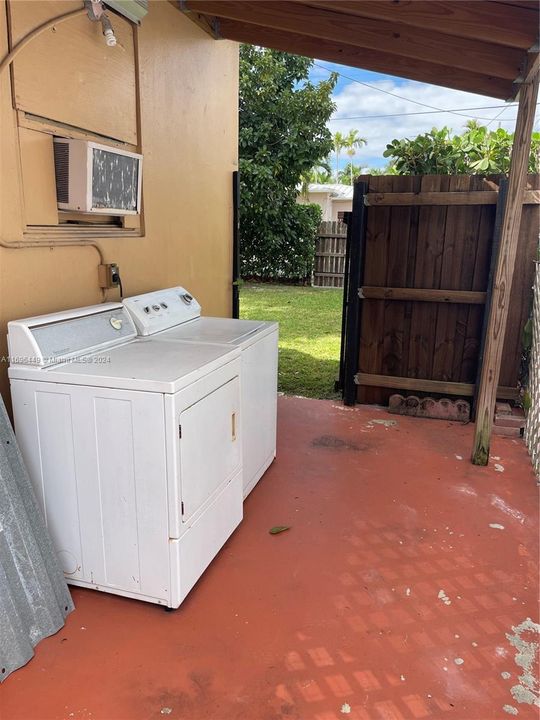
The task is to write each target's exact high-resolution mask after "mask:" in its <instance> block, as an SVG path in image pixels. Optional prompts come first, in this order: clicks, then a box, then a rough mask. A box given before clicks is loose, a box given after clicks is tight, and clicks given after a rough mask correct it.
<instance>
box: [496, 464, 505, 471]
mask: <svg viewBox="0 0 540 720" xmlns="http://www.w3.org/2000/svg"><path fill="white" fill-rule="evenodd" d="M493 467H494V468H495V472H504V465H500V464H499V463H495V465H494V466H493Z"/></svg>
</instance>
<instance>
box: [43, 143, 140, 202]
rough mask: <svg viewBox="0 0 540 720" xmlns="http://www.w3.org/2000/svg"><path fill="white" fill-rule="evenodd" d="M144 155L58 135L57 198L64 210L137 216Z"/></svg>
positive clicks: (56, 154) (55, 147)
mask: <svg viewBox="0 0 540 720" xmlns="http://www.w3.org/2000/svg"><path fill="white" fill-rule="evenodd" d="M142 160H143V158H142V155H137V153H132V152H127V151H126V150H119V149H118V148H114V147H110V146H109V145H99V144H98V143H95V142H90V141H88V140H73V139H70V138H54V167H55V173H56V199H57V202H58V208H59V209H60V210H71V211H74V212H85V213H101V214H104V215H137V214H138V213H140V209H141V183H142Z"/></svg>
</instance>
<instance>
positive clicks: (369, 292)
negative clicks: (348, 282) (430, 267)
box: [362, 285, 486, 305]
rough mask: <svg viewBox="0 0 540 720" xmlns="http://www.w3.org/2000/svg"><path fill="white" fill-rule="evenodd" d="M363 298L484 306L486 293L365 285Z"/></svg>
mask: <svg viewBox="0 0 540 720" xmlns="http://www.w3.org/2000/svg"><path fill="white" fill-rule="evenodd" d="M362 296H363V297H364V298H367V299H368V300H413V301H417V302H438V303H459V304H464V305H482V304H483V303H485V301H486V293H485V292H473V291H471V290H439V289H433V288H404V287H399V288H395V287H374V286H369V285H365V286H364V287H363V288H362Z"/></svg>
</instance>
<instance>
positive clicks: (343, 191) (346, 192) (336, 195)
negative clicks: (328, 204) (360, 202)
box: [308, 183, 353, 200]
mask: <svg viewBox="0 0 540 720" xmlns="http://www.w3.org/2000/svg"><path fill="white" fill-rule="evenodd" d="M308 193H309V194H310V195H311V194H316V193H327V194H329V195H330V197H331V198H332V200H352V196H353V186H352V185H341V184H340V183H310V184H309V185H308Z"/></svg>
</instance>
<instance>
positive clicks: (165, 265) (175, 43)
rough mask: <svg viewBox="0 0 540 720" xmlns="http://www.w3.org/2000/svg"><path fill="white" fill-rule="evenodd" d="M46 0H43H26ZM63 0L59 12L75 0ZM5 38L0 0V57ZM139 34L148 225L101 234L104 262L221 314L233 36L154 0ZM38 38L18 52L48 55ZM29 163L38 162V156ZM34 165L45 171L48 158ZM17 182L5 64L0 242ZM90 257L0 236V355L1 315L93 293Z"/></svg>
mask: <svg viewBox="0 0 540 720" xmlns="http://www.w3.org/2000/svg"><path fill="white" fill-rule="evenodd" d="M16 2H17V3H21V2H25V0H16ZM43 3H47V0H37V1H35V2H30V3H29V5H30V6H32V5H33V6H36V5H42V4H43ZM62 6H63V7H62V12H66V11H68V10H70V9H71V8H72V7H78V6H82V3H77V2H71V1H70V2H64V3H62ZM69 22H71V21H68V23H69ZM66 25H67V24H66ZM88 25H90V23H88ZM88 31H89V32H90V29H89V30H88ZM53 39H54V38H53ZM59 39H60V38H59ZM7 42H8V41H7V23H6V6H5V2H4V0H0V56H2V57H3V56H4V55H5V54H6V53H7V47H8V45H7ZM137 44H138V80H139V101H140V109H139V111H140V117H139V124H140V135H139V138H140V146H141V152H142V153H143V155H144V172H143V204H144V220H145V234H144V236H143V237H136V238H115V239H112V238H109V239H100V240H99V244H100V246H101V247H102V249H103V252H104V254H105V260H106V262H117V263H119V265H120V269H121V274H122V280H123V283H124V292H125V294H126V295H131V294H136V293H140V292H144V291H147V290H152V289H155V288H159V287H167V286H171V285H175V284H183V285H185V286H186V287H188V288H189V289H190V290H191V291H192V292H193V293H194V294H195V295H196V296H197V298H198V299H199V300H200V301H201V303H202V306H203V310H204V312H205V313H206V314H215V315H222V316H227V315H229V314H230V308H231V305H230V302H231V301H230V296H231V277H230V275H231V256H232V193H231V187H232V179H231V173H232V172H233V170H235V169H236V168H237V134H238V128H237V97H238V93H237V89H238V87H237V84H238V45H237V44H236V43H232V42H228V41H219V42H216V41H214V40H212V39H211V38H210V37H209V36H208V35H206V34H205V33H204V32H203V31H202V30H201V29H199V28H198V27H197V26H196V25H194V24H193V23H192V22H190V21H189V20H188V19H187V18H186V17H184V16H183V15H182V13H180V12H179V11H178V10H177V9H176V8H175V7H173V5H172V4H171V3H169V2H164V1H160V0H151V2H150V12H149V14H148V16H147V17H146V18H145V19H144V20H143V23H142V26H141V27H140V29H139V30H138V37H137V42H136V46H137ZM37 47H38V46H37V45H36V46H34V47H33V46H32V44H30V45H29V46H28V47H27V48H26V49H25V50H23V53H26V54H27V56H29V57H32V55H33V58H32V60H33V62H34V63H36V64H43V63H46V62H47V58H45V57H41V56H40V53H39V51H37V50H36V48H37ZM74 53H75V51H72V53H71V55H70V53H69V52H68V53H66V54H65V55H64V60H65V63H66V66H68V67H69V66H70V65H71V64H72V65H73V66H74V68H75V69H74V72H76V64H77V58H76V56H75V55H74ZM49 82H50V86H48V83H44V85H43V88H42V91H43V93H48V92H51V90H52V89H53V88H54V92H56V93H59V95H58V98H59V99H58V102H60V103H61V102H62V101H63V98H62V92H61V88H60V89H59V88H58V87H55V86H54V85H53V84H54V82H55V79H54V77H50V80H49ZM81 92H84V88H82V89H81ZM36 162H38V161H37V160H36ZM37 167H38V171H39V167H40V165H39V162H38V165H37ZM43 173H44V181H45V179H46V178H48V175H47V169H46V168H45V167H44V168H43ZM37 179H38V180H39V174H38V178H37ZM38 186H39V184H38ZM24 191H25V189H24V187H23V182H22V179H21V166H20V153H19V128H18V120H17V112H16V111H15V110H14V109H13V99H12V94H11V86H10V75H9V72H4V73H3V75H2V76H1V77H0V237H1V239H2V240H3V241H5V242H12V241H17V240H21V239H22V238H23V233H24V231H25V219H24V218H25V209H24ZM27 195H28V188H27ZM98 262H99V260H98V255H97V253H96V251H95V250H94V249H92V248H88V247H80V248H79V247H78V248H60V247H46V248H41V247H40V248H37V249H17V250H14V249H4V248H0V355H5V354H6V341H5V335H6V323H7V321H8V320H10V319H14V318H19V317H25V316H28V315H34V314H40V313H46V312H52V311H56V310H61V309H65V308H70V307H78V306H82V305H88V304H93V303H98V302H100V301H101V293H100V290H99V287H98V283H97V264H98ZM115 292H116V291H114V290H111V291H109V292H108V295H109V299H116V297H117V295H116V294H115ZM6 371H7V365H6V363H5V362H3V363H1V364H0V391H1V392H2V394H3V395H4V397H6V398H7V396H8V395H7V388H8V383H7V375H6Z"/></svg>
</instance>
